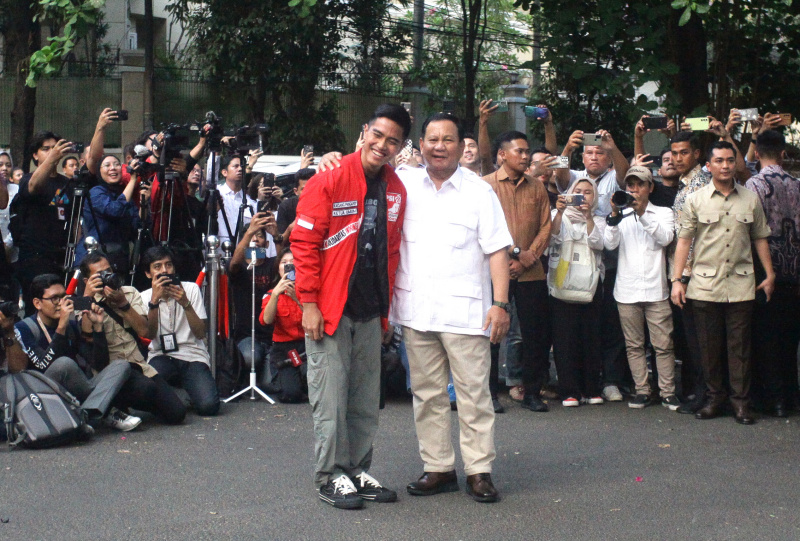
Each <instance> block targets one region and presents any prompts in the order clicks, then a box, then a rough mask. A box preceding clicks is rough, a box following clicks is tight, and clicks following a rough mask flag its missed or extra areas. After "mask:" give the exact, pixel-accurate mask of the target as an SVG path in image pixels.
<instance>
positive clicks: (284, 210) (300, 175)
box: [278, 167, 317, 234]
mask: <svg viewBox="0 0 800 541" xmlns="http://www.w3.org/2000/svg"><path fill="white" fill-rule="evenodd" d="M316 174H317V172H316V171H315V170H314V169H311V168H310V167H306V168H303V169H300V170H299V171H297V173H295V174H294V177H295V184H296V186H295V187H294V188H293V189H292V192H293V194H294V195H293V196H291V195H290V196H289V197H287V198H286V199H284V200H283V201H281V204H280V206H279V207H278V232H279V233H281V234H285V233H286V229H287V228H288V227H289V224H291V223H292V222H293V221H294V220H295V218H296V217H297V202H298V201H300V194H302V193H303V190H304V189H305V187H306V183H307V182H308V181H309V179H310V178H311V177H313V176H314V175H316Z"/></svg>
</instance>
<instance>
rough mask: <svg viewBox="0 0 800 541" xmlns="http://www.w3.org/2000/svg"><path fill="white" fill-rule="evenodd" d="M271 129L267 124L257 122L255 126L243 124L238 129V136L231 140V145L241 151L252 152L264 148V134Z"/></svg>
mask: <svg viewBox="0 0 800 541" xmlns="http://www.w3.org/2000/svg"><path fill="white" fill-rule="evenodd" d="M268 130H269V127H268V126H267V125H266V124H256V125H255V126H242V127H241V128H239V129H238V130H236V138H235V139H234V140H233V141H231V147H232V148H233V149H234V150H238V151H239V152H240V153H244V152H250V151H251V150H261V151H263V150H264V139H265V137H264V135H265V134H266V133H267V131H268Z"/></svg>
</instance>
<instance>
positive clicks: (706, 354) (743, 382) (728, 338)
mask: <svg viewBox="0 0 800 541" xmlns="http://www.w3.org/2000/svg"><path fill="white" fill-rule="evenodd" d="M692 303H693V309H694V316H695V326H696V329H697V340H698V342H699V344H700V355H701V361H702V363H703V376H704V377H705V379H706V387H707V388H708V399H709V402H710V403H711V404H714V405H721V404H722V403H724V402H725V399H726V397H727V396H728V390H727V388H726V386H725V376H724V374H725V371H724V368H725V367H724V358H725V355H724V351H723V347H724V346H725V344H726V343H727V351H728V382H729V383H730V389H731V395H730V399H731V402H733V403H734V404H736V405H737V406H746V405H748V403H749V400H750V382H751V374H752V370H751V366H752V363H751V355H752V341H751V340H752V334H751V333H752V320H753V305H754V304H755V302H753V301H745V302H707V301H698V300H694V301H692Z"/></svg>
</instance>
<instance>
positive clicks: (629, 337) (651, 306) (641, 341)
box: [604, 166, 681, 411]
mask: <svg viewBox="0 0 800 541" xmlns="http://www.w3.org/2000/svg"><path fill="white" fill-rule="evenodd" d="M625 185H626V186H627V187H628V194H629V195H630V197H631V200H630V204H629V206H630V208H631V212H630V213H625V214H623V211H622V209H621V208H619V207H618V206H617V205H616V204H615V203H614V200H612V201H611V208H612V213H611V217H610V218H609V219H608V227H606V231H605V237H604V243H605V247H606V249H608V250H614V249H616V248H617V247H619V260H618V270H617V281H616V284H615V286H614V299H615V300H616V301H617V307H618V309H619V317H620V323H621V325H622V332H623V334H624V335H625V345H626V349H627V352H628V364H629V365H630V369H631V374H633V381H634V384H635V385H636V396H634V398H633V400H632V401H631V402H629V403H628V406H629V407H631V408H634V409H642V408H645V407H647V406H649V405H650V404H651V403H652V402H651V399H650V382H649V377H648V372H647V359H646V357H645V323H646V324H647V328H648V330H649V331H650V342H651V343H652V344H653V349H654V350H655V353H656V366H657V368H658V387H659V389H660V390H661V405H662V406H664V407H666V408H669V409H670V410H672V411H675V410H677V409H678V408H679V407H680V405H681V403H680V401H679V400H678V397H676V396H675V349H674V347H673V342H672V330H673V325H672V309H671V308H670V304H669V300H668V299H669V289H668V288H667V267H666V247H667V246H668V245H669V244H670V243H671V242H672V239H673V236H674V233H675V232H674V228H675V222H674V219H673V216H672V209H669V208H664V207H657V206H655V205H653V204H651V203H650V201H649V198H650V194H651V193H652V191H653V175H652V174H651V173H650V170H649V169H647V168H646V167H642V166H634V167H631V168H630V169H628V173H627V175H625ZM627 218H632V219H627Z"/></svg>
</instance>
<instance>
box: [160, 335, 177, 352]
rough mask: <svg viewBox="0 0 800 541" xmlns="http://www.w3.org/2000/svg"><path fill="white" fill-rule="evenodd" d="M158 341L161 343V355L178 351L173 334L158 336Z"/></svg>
mask: <svg viewBox="0 0 800 541" xmlns="http://www.w3.org/2000/svg"><path fill="white" fill-rule="evenodd" d="M158 340H159V341H160V342H161V351H162V352H163V353H172V352H174V351H178V339H177V338H176V337H175V333H174V332H171V333H169V334H160V335H159V336H158Z"/></svg>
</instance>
